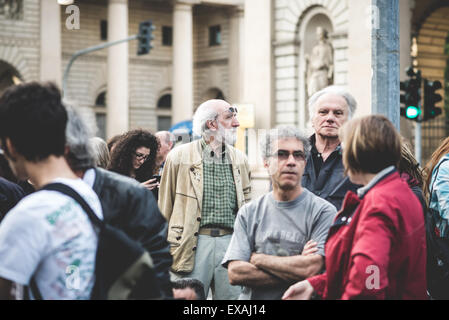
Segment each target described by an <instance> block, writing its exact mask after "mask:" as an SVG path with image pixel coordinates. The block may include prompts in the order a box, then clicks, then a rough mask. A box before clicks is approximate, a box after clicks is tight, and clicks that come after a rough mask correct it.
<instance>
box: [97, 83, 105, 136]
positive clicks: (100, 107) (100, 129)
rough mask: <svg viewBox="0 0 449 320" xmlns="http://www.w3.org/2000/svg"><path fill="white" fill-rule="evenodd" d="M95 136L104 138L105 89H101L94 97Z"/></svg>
mask: <svg viewBox="0 0 449 320" xmlns="http://www.w3.org/2000/svg"><path fill="white" fill-rule="evenodd" d="M94 112H95V122H96V123H97V132H96V136H97V137H100V138H102V139H104V140H106V91H102V92H101V93H100V94H99V95H98V96H97V98H96V99H95V106H94Z"/></svg>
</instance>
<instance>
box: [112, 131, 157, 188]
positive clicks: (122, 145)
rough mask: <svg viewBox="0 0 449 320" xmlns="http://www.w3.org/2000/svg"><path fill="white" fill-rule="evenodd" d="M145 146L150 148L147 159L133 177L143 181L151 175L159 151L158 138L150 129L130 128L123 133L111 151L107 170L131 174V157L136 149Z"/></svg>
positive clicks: (126, 174)
mask: <svg viewBox="0 0 449 320" xmlns="http://www.w3.org/2000/svg"><path fill="white" fill-rule="evenodd" d="M140 147H145V148H148V149H150V155H149V157H148V159H147V160H146V161H145V162H144V163H143V164H142V165H141V166H140V168H139V169H137V170H136V172H135V175H136V176H135V179H136V180H137V181H139V182H144V181H146V180H148V179H150V178H151V177H152V175H153V172H154V168H155V166H156V155H157V153H158V151H159V147H160V144H159V140H158V139H157V138H156V136H154V135H153V134H152V133H151V132H150V131H148V130H143V129H136V130H131V131H128V132H126V133H125V134H123V136H122V137H121V138H120V140H119V141H118V142H117V144H116V145H115V147H114V151H113V152H112V153H111V162H110V163H109V166H108V170H111V171H114V172H117V173H120V174H123V175H125V176H128V177H129V176H131V172H132V170H133V157H134V154H135V152H136V150H137V149H139V148H140Z"/></svg>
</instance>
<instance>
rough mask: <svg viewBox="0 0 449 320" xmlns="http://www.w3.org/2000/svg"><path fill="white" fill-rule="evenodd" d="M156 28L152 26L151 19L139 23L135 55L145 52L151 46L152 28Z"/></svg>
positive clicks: (148, 50)
mask: <svg viewBox="0 0 449 320" xmlns="http://www.w3.org/2000/svg"><path fill="white" fill-rule="evenodd" d="M154 29H156V27H155V26H153V22H152V21H151V20H148V21H144V22H141V23H140V24H139V34H138V41H139V44H138V47H137V55H139V56H140V55H142V54H147V53H148V52H150V50H151V49H152V48H153V46H152V45H151V40H153V39H154V36H153V30H154Z"/></svg>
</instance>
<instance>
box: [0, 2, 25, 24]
mask: <svg viewBox="0 0 449 320" xmlns="http://www.w3.org/2000/svg"><path fill="white" fill-rule="evenodd" d="M22 11H23V0H0V15H4V16H5V18H6V19H14V20H17V19H21V18H22Z"/></svg>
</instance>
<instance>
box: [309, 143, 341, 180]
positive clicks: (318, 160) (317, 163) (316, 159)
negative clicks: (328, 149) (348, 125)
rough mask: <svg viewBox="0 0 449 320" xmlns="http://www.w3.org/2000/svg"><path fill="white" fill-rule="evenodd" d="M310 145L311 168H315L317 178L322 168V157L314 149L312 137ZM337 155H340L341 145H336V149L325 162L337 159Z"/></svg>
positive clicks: (314, 144)
mask: <svg viewBox="0 0 449 320" xmlns="http://www.w3.org/2000/svg"><path fill="white" fill-rule="evenodd" d="M310 140H311V144H312V149H311V150H310V153H311V155H312V158H313V166H314V168H315V177H316V178H318V176H319V175H320V171H321V168H322V167H323V164H324V161H323V155H322V154H321V153H319V152H318V149H317V148H316V137H315V135H313V136H312V137H311V138H310ZM338 155H341V145H338V146H337V148H335V150H334V151H332V153H331V154H330V155H329V157H328V158H327V159H326V160H329V161H331V160H332V159H333V158H335V157H337V156H338Z"/></svg>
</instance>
